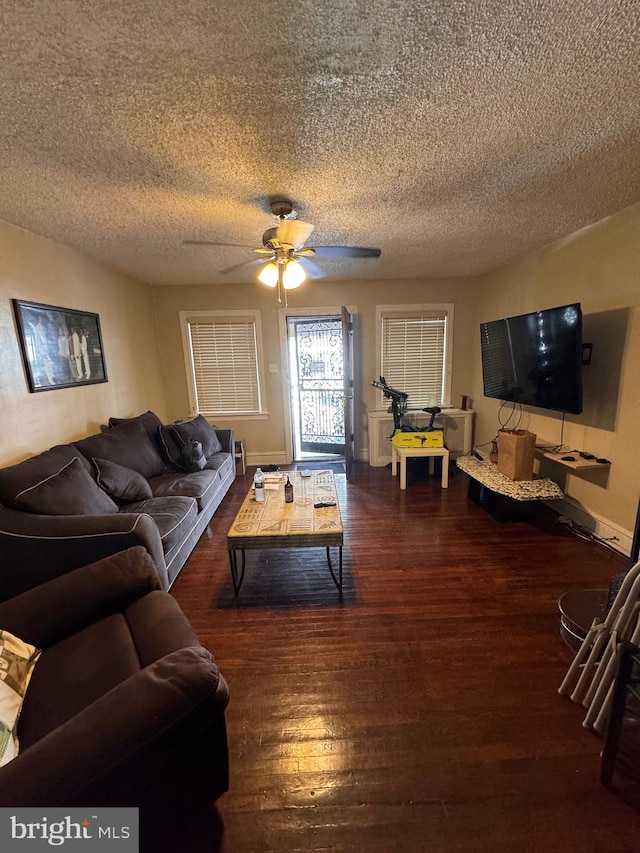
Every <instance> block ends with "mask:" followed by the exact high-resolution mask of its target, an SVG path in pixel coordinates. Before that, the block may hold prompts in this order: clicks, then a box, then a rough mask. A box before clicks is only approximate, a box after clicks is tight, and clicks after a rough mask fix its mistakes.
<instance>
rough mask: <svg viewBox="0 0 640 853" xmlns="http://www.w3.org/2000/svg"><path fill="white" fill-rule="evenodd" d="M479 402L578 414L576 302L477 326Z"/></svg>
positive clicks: (578, 314) (579, 375)
mask: <svg viewBox="0 0 640 853" xmlns="http://www.w3.org/2000/svg"><path fill="white" fill-rule="evenodd" d="M480 342H481V348H482V377H483V383H484V394H485V397H494V398H496V399H498V400H510V401H512V402H514V403H522V404H523V405H525V406H538V407H540V408H542V409H554V410H556V411H560V412H571V413H572V414H575V415H579V414H580V412H581V411H582V311H581V309H580V303H579V302H575V303H573V304H572V305H562V306H560V307H559V308H548V309H546V310H544V311H536V312H534V313H531V314H520V315H518V316H517V317H506V318H505V319H504V320H491V321H489V322H488V323H481V324H480Z"/></svg>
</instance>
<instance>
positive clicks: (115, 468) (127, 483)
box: [91, 457, 153, 504]
mask: <svg viewBox="0 0 640 853" xmlns="http://www.w3.org/2000/svg"><path fill="white" fill-rule="evenodd" d="M91 461H92V462H93V465H94V467H95V470H96V481H97V483H98V485H99V486H100V488H102V489H104V490H105V492H106V493H107V494H108V495H109V496H110V497H112V498H113V499H114V501H116V502H117V503H119V504H128V503H132V502H133V501H143V500H146V499H147V498H151V497H153V493H152V491H151V486H150V485H149V482H148V480H145V478H144V477H143V476H142V474H138V472H137V471H134V470H133V468H126V467H125V466H124V465H118V463H117V462H111V461H110V460H109V459H96V458H95V457H94V458H93V459H92V460H91Z"/></svg>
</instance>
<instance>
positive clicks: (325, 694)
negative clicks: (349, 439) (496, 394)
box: [172, 464, 640, 853]
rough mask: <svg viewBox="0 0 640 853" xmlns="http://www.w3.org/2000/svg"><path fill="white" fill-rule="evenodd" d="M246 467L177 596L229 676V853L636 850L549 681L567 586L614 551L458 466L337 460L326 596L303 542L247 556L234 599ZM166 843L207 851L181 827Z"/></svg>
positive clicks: (562, 658) (584, 581) (202, 834)
mask: <svg viewBox="0 0 640 853" xmlns="http://www.w3.org/2000/svg"><path fill="white" fill-rule="evenodd" d="M252 472H253V469H251V470H250V471H248V472H247V475H246V476H245V477H239V478H238V480H237V481H236V483H235V484H234V486H233V487H232V489H231V491H230V493H229V495H228V496H227V498H226V499H225V502H224V503H223V505H222V507H221V508H220V509H219V510H218V512H217V513H216V515H215V517H214V519H213V522H212V536H211V537H210V538H207V536H206V535H205V536H203V538H202V540H201V542H200V544H199V545H198V547H197V548H196V550H195V551H194V553H193V555H192V556H191V558H190V559H189V562H188V563H187V566H186V567H185V569H184V570H183V571H182V573H181V574H180V576H179V578H178V580H177V582H176V583H175V585H174V587H173V589H172V592H173V594H174V595H175V597H176V598H177V600H178V601H179V603H180V604H181V606H182V607H183V609H184V611H185V613H186V614H187V616H188V617H189V619H190V620H191V622H192V624H193V625H194V627H195V629H196V631H197V632H198V634H199V636H200V638H201V640H202V642H203V643H204V645H205V646H207V647H208V648H209V649H210V650H211V651H212V652H213V654H214V655H215V657H216V660H217V661H218V664H219V666H220V669H221V671H222V672H223V674H224V676H225V678H226V679H227V681H228V683H229V687H230V691H231V701H230V704H229V708H228V712H227V721H228V729H229V745H230V762H231V787H230V790H229V792H228V793H227V794H225V795H224V797H222V798H221V799H220V800H219V802H218V812H219V816H220V820H221V821H222V825H223V826H224V842H223V846H222V848H221V849H224V850H225V851H227V853H261V851H282V853H284V851H310V850H314V851H317V850H321V851H324V850H331V851H339V853H366V851H372V853H378V851H379V853H382V851H385V853H386V851H391V850H398V851H406V853H416V851H428V853H453V851H465V853H470V852H471V853H481V852H482V853H485V851H486V853H495V851H519V853H521V851H549V853H554V851H560V850H562V851H580V853H589V851H594V853H595V851H598V853H605V851H606V853H617V851H640V814H638V813H637V812H636V811H634V810H633V809H632V808H631V807H630V806H628V805H627V804H626V803H625V802H623V801H622V800H620V799H618V798H617V797H616V796H615V795H613V794H612V793H611V792H609V791H608V790H606V789H604V788H603V787H601V786H600V784H599V782H598V770H599V764H600V750H601V748H602V741H601V739H600V738H599V737H598V736H597V735H595V734H593V733H592V732H589V731H586V730H584V729H583V728H582V726H581V723H582V719H583V716H584V709H583V708H582V707H581V706H577V705H575V704H573V703H572V702H570V701H569V700H568V699H566V698H561V697H560V696H559V695H558V693H557V688H558V686H559V684H560V682H561V681H562V678H563V677H564V675H565V673H566V670H567V667H568V665H569V663H570V660H571V653H570V651H569V650H568V649H567V648H566V646H565V645H564V644H563V642H562V640H561V639H560V636H559V633H558V615H557V601H558V598H559V597H560V595H561V594H562V593H563V592H564V591H565V590H568V589H572V588H587V587H607V586H608V584H609V580H610V578H611V577H612V576H613V575H615V574H617V573H618V572H620V571H621V570H623V569H624V568H625V567H626V560H625V559H624V558H623V557H621V556H619V555H616V554H614V553H613V552H611V551H610V550H608V549H607V548H605V547H603V546H601V545H598V544H595V543H591V542H587V541H584V540H582V539H579V538H577V537H575V536H574V535H573V534H571V533H570V532H568V531H566V530H565V529H564V528H563V527H561V526H560V525H559V524H557V523H555V522H554V521H553V514H552V513H550V512H548V513H545V514H544V517H543V518H542V519H541V520H540V521H539V522H538V523H537V524H535V525H533V524H522V523H517V524H499V523H498V522H496V521H494V520H493V519H492V518H491V517H490V516H489V515H487V514H486V513H485V512H484V511H483V510H482V509H480V508H479V507H477V506H476V505H475V504H473V503H471V502H469V501H468V499H467V483H468V480H467V477H466V475H465V474H463V473H462V472H460V471H456V472H455V473H454V475H453V476H452V477H451V478H450V487H449V489H448V490H442V489H441V488H440V484H439V478H437V477H435V478H433V477H432V478H422V479H416V480H414V481H411V478H410V482H409V486H408V488H407V490H406V491H404V492H401V491H400V489H399V485H398V483H397V482H395V483H394V482H393V480H392V478H391V474H390V471H389V469H388V468H381V469H380V468H370V467H369V466H368V465H366V464H357V465H355V466H354V474H353V479H352V480H351V482H350V483H349V484H348V485H347V484H346V483H345V480H344V476H343V475H339V476H337V477H336V480H337V481H338V484H339V492H340V504H341V508H342V515H343V522H344V527H345V564H344V594H343V598H342V601H340V599H339V595H338V592H337V590H336V587H335V586H334V584H333V582H332V581H331V578H330V576H329V573H328V569H327V566H326V562H325V554H324V551H323V550H321V549H318V550H299V551H266V552H253V553H249V554H248V559H247V573H246V577H245V581H244V586H243V587H242V590H241V591H240V594H239V596H238V598H237V599H234V596H233V590H232V586H231V577H230V572H229V566H228V559H227V551H226V532H227V530H228V528H229V526H230V524H231V521H232V519H233V517H234V515H235V513H236V511H237V509H238V507H239V505H240V503H241V502H242V499H243V497H244V495H245V493H246V490H247V489H248V488H249V485H250V482H251V480H250V474H251V473H252ZM184 832H185V834H184V836H183V840H182V842H181V843H179V844H178V846H177V847H174V849H182V850H185V851H193V853H196V851H198V853H199V851H213V850H215V849H217V847H216V845H215V844H214V841H213V835H215V833H214V832H208V831H207V824H206V821H205V820H203V826H202V827H195V826H194V825H193V823H191V824H190V825H189V828H188V829H187V828H185V830H184Z"/></svg>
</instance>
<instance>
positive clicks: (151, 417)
mask: <svg viewBox="0 0 640 853" xmlns="http://www.w3.org/2000/svg"><path fill="white" fill-rule="evenodd" d="M134 423H139V424H142V426H143V427H144V429H145V432H146V433H147V435H148V436H149V437H150V438H152V439H153V440H154V441H155V437H156V436H157V434H158V430H159V429H160V427H161V426H162V421H161V420H160V418H159V417H158V416H157V415H156V413H155V412H151V411H148V412H143V414H141V415H136V416H135V417H133V418H109V424H108V428H109V429H110V428H113V427H116V426H120V424H134Z"/></svg>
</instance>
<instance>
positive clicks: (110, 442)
mask: <svg viewBox="0 0 640 853" xmlns="http://www.w3.org/2000/svg"><path fill="white" fill-rule="evenodd" d="M74 444H75V446H76V447H77V448H78V450H79V451H80V452H81V453H82V455H83V456H84V457H85V458H86V459H88V460H89V461H91V459H94V458H95V459H108V460H109V461H110V462H116V463H117V464H118V465H124V466H125V468H132V469H133V470H134V471H137V472H138V474H142V476H143V477H144V478H145V479H147V480H150V479H151V478H152V477H156V476H158V474H162V473H163V472H164V470H165V463H164V461H163V460H162V457H161V456H160V452H159V450H158V448H157V446H156V444H155V443H154V441H153V439H151V437H150V436H149V434H148V433H147V431H146V430H145V428H144V427H143V425H142V424H141V423H140V422H139V421H135V420H134V421H133V422H132V423H123V424H119V425H118V426H115V427H113V428H112V429H109V430H107V431H106V432H101V433H98V434H97V435H91V436H89V438H83V439H81V440H80V441H75V442H74Z"/></svg>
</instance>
